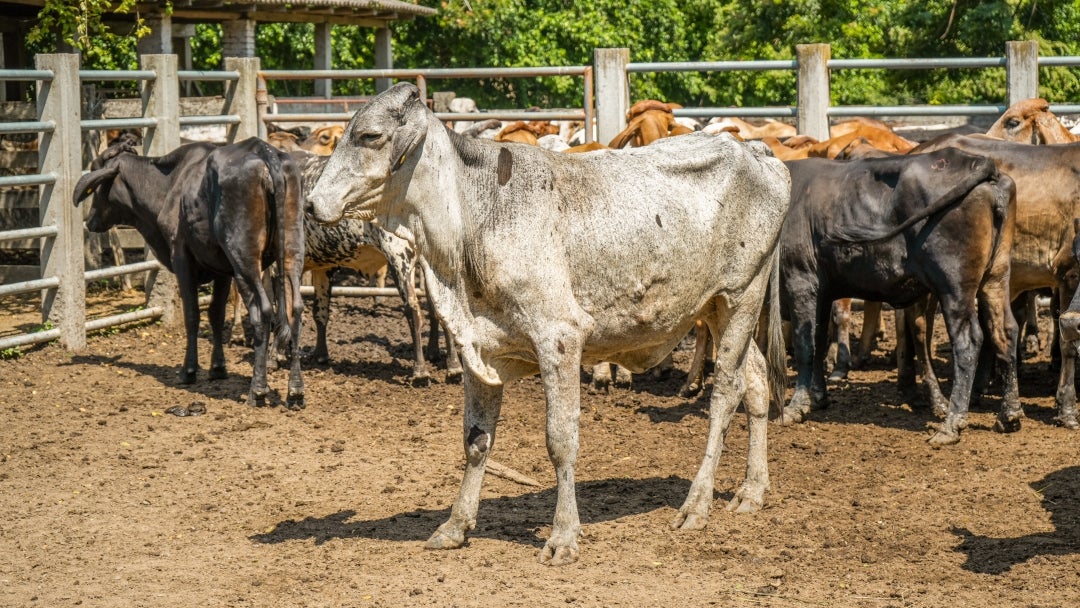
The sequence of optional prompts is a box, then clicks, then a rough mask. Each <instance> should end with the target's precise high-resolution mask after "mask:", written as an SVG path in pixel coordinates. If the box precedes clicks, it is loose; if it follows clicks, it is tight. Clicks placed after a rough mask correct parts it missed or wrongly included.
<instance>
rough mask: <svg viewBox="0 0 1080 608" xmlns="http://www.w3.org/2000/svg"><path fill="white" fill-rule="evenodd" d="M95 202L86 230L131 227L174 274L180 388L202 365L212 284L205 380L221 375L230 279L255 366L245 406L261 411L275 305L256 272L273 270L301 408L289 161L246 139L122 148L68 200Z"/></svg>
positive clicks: (298, 212)
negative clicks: (201, 333)
mask: <svg viewBox="0 0 1080 608" xmlns="http://www.w3.org/2000/svg"><path fill="white" fill-rule="evenodd" d="M90 194H93V195H94V198H93V203H92V205H91V208H90V216H89V218H88V219H87V221H86V225H87V228H88V229H89V230H91V231H93V232H101V231H104V230H107V229H109V228H111V227H112V226H116V225H120V224H124V225H130V226H134V227H135V228H136V229H137V230H138V231H139V234H141V235H142V236H143V238H144V239H146V242H147V244H148V245H149V246H150V248H151V249H152V250H153V252H154V255H155V256H157V258H158V260H160V261H161V263H162V264H164V265H165V267H166V268H168V269H169V270H170V271H172V272H173V273H175V274H176V279H177V283H178V284H179V287H180V296H181V298H182V301H183V308H184V327H185V330H186V332H187V354H186V355H185V357H184V366H183V368H182V369H181V370H180V381H181V382H182V383H184V384H189V383H191V382H194V381H195V376H196V372H197V370H198V368H199V361H198V353H197V351H196V337H197V334H198V329H199V296H198V287H199V285H203V284H205V283H209V282H211V281H213V284H214V291H213V296H212V299H211V302H210V309H209V312H208V315H209V318H210V327H211V334H212V335H211V337H212V341H213V345H214V347H213V353H212V354H211V357H210V378H211V379H219V378H224V377H225V376H226V373H225V353H224V349H223V347H222V344H223V341H224V339H225V336H224V328H225V304H226V302H227V299H228V293H229V287H230V285H231V283H232V281H233V279H235V280H236V282H237V287H238V289H239V291H240V295H241V296H242V298H243V301H244V303H245V304H246V305H247V309H248V314H249V316H250V318H251V321H252V327H253V328H254V345H255V364H254V373H253V375H252V379H251V393H250V395H249V396H248V402H249V403H250V404H252V405H260V404H262V403H263V402H264V401H265V399H266V395H267V393H268V392H269V389H268V387H267V382H266V363H267V349H268V342H269V339H270V335H271V321H272V316H273V314H274V305H273V303H272V302H271V299H270V297H269V296H268V294H267V291H266V289H265V288H264V287H263V282H262V273H263V271H264V270H266V269H267V268H268V267H269V266H270V265H271V264H273V263H275V262H276V263H277V265H278V270H277V272H276V273H275V274H276V277H275V279H274V281H275V292H276V293H277V294H278V298H277V299H278V302H277V315H278V325H279V329H278V331H277V337H278V341H279V343H280V344H284V343H290V342H291V348H292V353H291V354H292V369H291V372H290V376H289V391H288V398H287V401H286V403H287V404H288V406H290V407H303V398H304V383H303V379H302V378H301V376H300V357H299V348H298V345H299V339H300V323H301V318H302V311H303V301H302V299H301V297H300V274H301V269H302V268H303V265H304V228H303V208H302V202H301V201H302V199H301V193H300V171H299V169H298V168H297V166H296V164H295V163H294V162H293V160H292V159H291V158H290V157H289V155H288V154H285V153H283V152H280V151H278V150H276V149H274V148H273V147H271V146H270V145H269V144H267V143H266V142H264V141H261V140H259V139H256V138H251V139H248V140H245V141H243V142H240V143H236V144H230V145H226V146H218V145H216V144H210V143H192V144H187V145H183V146H180V147H179V148H177V149H176V150H174V151H172V152H170V153H169V154H166V155H165V156H161V157H146V156H138V155H137V154H135V150H134V148H132V147H130V146H124V145H120V146H118V147H117V148H114V149H112V150H110V151H108V153H107V154H103V155H102V156H101V157H100V159H99V162H98V163H97V165H96V166H95V167H93V170H92V171H91V172H90V173H88V174H86V175H84V176H83V177H82V178H81V179H80V180H79V182H78V184H76V185H75V193H74V201H75V204H76V205H78V204H79V202H80V201H81V200H82V199H84V198H86V197H87V196H89V195H90Z"/></svg>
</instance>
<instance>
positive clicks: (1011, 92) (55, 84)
mask: <svg viewBox="0 0 1080 608" xmlns="http://www.w3.org/2000/svg"><path fill="white" fill-rule="evenodd" d="M629 58H630V51H629V49H625V48H623V49H596V50H595V52H594V55H593V65H592V66H570V67H535V68H465V69H416V70H409V69H392V70H299V71H286V70H261V69H260V63H259V60H258V58H226V59H225V69H224V70H223V71H215V72H207V71H180V70H177V57H176V56H175V55H143V56H142V57H140V67H141V69H139V70H128V71H94V70H79V64H78V61H79V59H78V55H72V54H54V55H38V56H37V57H36V59H35V67H36V69H33V70H0V81H4V80H20V81H32V82H35V83H36V91H37V120H35V121H26V122H0V135H2V134H8V133H38V134H39V135H38V144H39V145H38V173H37V174H34V175H17V176H4V177H0V188H8V187H13V186H38V187H39V195H38V209H39V217H40V219H41V221H40V225H39V226H37V227H31V228H24V229H19V230H8V231H0V242H4V241H12V240H20V239H36V240H38V241H39V243H40V244H39V250H40V278H38V279H34V280H29V281H23V282H19V283H7V284H3V285H0V297H4V296H11V295H16V294H23V293H29V292H34V291H40V292H41V311H42V319H43V322H45V324H46V327H45V328H44V329H43V331H39V332H35V333H24V334H18V335H14V336H9V337H5V338H0V351H3V350H6V349H10V348H14V347H18V346H22V345H28V344H36V343H40V342H47V341H52V340H59V341H60V342H61V344H63V345H64V347H65V348H66V349H68V350H71V351H77V350H80V349H82V348H84V347H85V346H86V334H87V332H88V331H94V330H98V329H103V328H106V327H112V326H115V325H120V324H123V323H130V322H133V321H140V320H144V319H152V318H161V320H162V321H163V322H166V323H175V322H178V321H179V320H180V314H179V300H178V297H177V293H176V291H177V290H176V284H175V279H174V278H173V277H172V275H171V273H168V272H160V270H161V269H162V267H161V265H160V264H159V263H158V262H157V261H156V260H153V259H149V258H150V256H149V255H148V260H147V261H145V262H139V263H135V264H125V265H120V266H114V267H109V268H103V269H100V270H92V271H87V270H86V269H85V267H84V259H83V241H84V237H83V233H84V228H83V220H82V212H81V211H80V210H78V209H76V208H75V207H74V206H73V205H72V204H71V200H72V192H73V190H74V187H75V182H77V181H78V179H79V177H80V176H81V174H82V170H83V167H82V163H81V156H80V150H81V146H82V133H83V131H87V130H94V129H119V128H143V129H145V133H146V135H145V138H144V144H143V152H144V153H145V154H147V155H151V156H161V155H164V154H165V153H167V152H169V151H171V150H173V149H174V148H176V147H177V146H179V145H180V127H181V126H186V125H225V127H226V139H227V140H228V141H230V142H231V141H239V140H242V139H246V138H248V137H253V136H262V137H265V135H266V123H267V122H271V121H273V122H333V121H347V120H348V119H349V118H350V117H351V114H350V113H316V114H303V113H283V112H270V111H269V102H268V98H269V96H268V95H267V90H266V81H267V80H325V79H352V78H370V79H376V82H377V83H385V82H388V81H389V80H390V79H399V80H414V81H415V82H416V84H417V86H418V87H419V88H420V90H421V91H422V92H423V93H424V96H425V98H426V97H427V80H429V79H439V78H529V77H540V76H572V77H580V78H582V80H583V87H582V89H583V96H582V108H581V109H580V110H576V109H571V110H559V111H541V112H531V111H523V110H522V111H518V110H497V111H490V112H481V113H446V112H440V113H437V115H438V117H439V118H440V119H442V120H454V121H469V120H472V121H479V120H486V119H489V118H497V119H501V120H577V121H583V122H584V123H585V124H586V125H590V126H591V127H592V128H587V129H586V137H587V140H588V141H594V140H599V141H601V142H607V141H610V140H611V139H612V138H614V137H615V135H616V134H618V133H619V132H620V131H621V130H622V129H623V128H625V126H626V111H627V110H628V109H629V106H630V89H631V76H632V75H633V74H636V73H645V72H678V71H701V72H708V71H732V70H741V71H747V70H750V71H761V70H794V71H796V72H797V82H798V93H797V99H796V100H795V104H794V105H792V106H779V107H758V108H683V109H679V110H676V111H675V115H676V116H686V117H694V118H711V117H716V116H739V117H789V118H790V117H794V118H795V119H796V127H797V129H798V131H799V132H800V133H804V134H807V135H810V136H812V137H816V138H818V139H827V138H828V126H829V118H830V117H831V118H840V117H851V116H975V115H997V114H1000V113H1001V112H1003V111H1004V110H1005V109H1006V108H1007V107H1008V106H1009V105H1011V104H1013V103H1015V102H1016V101H1019V100H1021V99H1027V98H1031V97H1037V96H1038V70H1039V68H1040V67H1050V66H1065V67H1076V66H1080V57H1039V56H1038V50H1037V45H1036V43H1035V42H1029V41H1024V42H1009V43H1007V45H1006V54H1005V57H989V58H963V59H846V60H845V59H832V58H831V56H830V47H829V45H827V44H809V45H799V46H798V47H797V57H796V59H794V60H784V61H713V62H683V63H631V62H630V61H629ZM1002 67H1003V68H1005V69H1006V71H1007V82H1008V89H1007V90H1008V93H1007V97H1008V98H1007V99H1006V100H1005V101H1004V103H1003V104H1001V105H951V106H939V105H922V106H881V107H878V106H833V107H831V106H830V104H829V83H830V78H831V74H830V72H831V71H834V70H837V71H838V70H852V69H938V68H943V69H948V68H1002ZM182 80H200V81H222V82H223V83H225V94H224V101H223V111H222V114H220V115H211V116H205V115H200V116H180V84H179V83H180V81H182ZM84 81H91V82H96V81H136V82H138V83H139V89H140V94H141V102H142V106H141V107H142V116H138V117H132V118H112V119H99V120H82V119H81V102H80V85H81V83H82V82H84ZM594 91H595V95H594ZM1050 109H1051V110H1052V111H1054V112H1057V113H1080V104H1060V103H1058V104H1051V105H1050ZM138 272H147V273H148V278H147V282H146V292H147V298H146V305H145V307H143V308H142V309H141V310H137V311H134V312H126V313H121V314H114V315H109V316H105V317H101V318H96V319H89V320H88V319H87V318H86V317H87V313H86V291H85V286H86V283H87V282H88V281H95V280H100V279H105V278H111V277H116V276H120V275H125V274H131V273H138ZM309 290H310V288H309ZM334 293H335V294H340V295H368V296H369V295H394V294H396V291H395V290H377V289H370V288H340V287H335V288H334ZM49 325H51V327H49Z"/></svg>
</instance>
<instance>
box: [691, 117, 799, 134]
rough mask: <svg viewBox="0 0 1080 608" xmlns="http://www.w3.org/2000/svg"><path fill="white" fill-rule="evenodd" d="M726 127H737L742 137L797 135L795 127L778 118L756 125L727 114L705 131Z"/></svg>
mask: <svg viewBox="0 0 1080 608" xmlns="http://www.w3.org/2000/svg"><path fill="white" fill-rule="evenodd" d="M726 127H735V132H736V133H738V135H739V137H741V138H742V139H744V140H746V139H762V140H763V139H765V138H766V137H775V138H776V139H780V140H784V139H787V138H790V137H794V136H795V135H796V133H797V132H796V130H795V127H793V126H791V125H789V124H787V123H783V122H780V121H778V120H769V121H766V122H765V123H764V124H761V125H754V124H751V123H749V122H746V121H745V120H743V119H741V118H736V117H734V116H726V117H724V118H717V119H714V120H713V122H711V123H709V125H707V126H706V127H705V129H703V130H705V131H708V130H710V129H721V130H723V129H724V128H726Z"/></svg>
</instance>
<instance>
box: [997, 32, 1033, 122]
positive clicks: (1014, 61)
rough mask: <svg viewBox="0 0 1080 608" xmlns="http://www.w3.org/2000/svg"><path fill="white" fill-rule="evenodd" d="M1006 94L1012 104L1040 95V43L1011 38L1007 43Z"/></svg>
mask: <svg viewBox="0 0 1080 608" xmlns="http://www.w3.org/2000/svg"><path fill="white" fill-rule="evenodd" d="M1005 73H1006V75H1007V79H1008V86H1007V88H1006V95H1007V96H1008V104H1009V105H1010V106H1011V105H1013V104H1014V103H1016V102H1018V101H1023V100H1025V99H1032V98H1034V97H1038V96H1039V43H1038V42H1036V41H1034V40H1019V41H1018V40H1010V41H1008V42H1006V43H1005Z"/></svg>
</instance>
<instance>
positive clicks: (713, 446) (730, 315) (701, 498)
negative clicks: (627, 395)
mask: <svg viewBox="0 0 1080 608" xmlns="http://www.w3.org/2000/svg"><path fill="white" fill-rule="evenodd" d="M763 277H764V280H758V281H757V283H758V284H757V285H755V286H751V287H750V288H749V289H748V290H747V292H746V293H744V294H743V297H742V298H741V301H740V302H738V303H737V304H736V305H735V306H730V307H728V306H727V305H725V304H724V303H723V302H721V301H720V299H717V307H718V308H719V309H720V310H719V311H718V314H717V316H715V317H714V318H713V319H712V320H709V319H706V323H707V324H708V325H710V326H712V327H716V328H717V330H715V331H714V338H715V341H716V344H717V345H718V348H717V353H716V369H715V370H714V372H713V392H712V396H711V397H710V399H709V438H708V442H707V444H706V446H705V458H704V459H703V460H702V461H701V467H700V468H699V469H698V472H697V476H695V477H694V482H693V484H691V486H690V492H689V494H687V496H686V501H685V502H684V503H683V505H682V507H680V508H679V512H678V513H677V514H676V515H675V519H674V520H672V522H671V526H672V527H673V528H682V529H684V530H700V529H702V528H704V527H705V524H706V523H707V522H708V521H709V509H710V508H711V507H712V501H713V486H714V480H715V477H716V465H717V463H718V462H719V461H720V453H721V452H722V451H723V448H724V436H725V435H727V430H728V426H729V425H730V424H731V417H732V415H733V414H734V413H735V407H736V406H737V405H738V404H739V402H740V401H741V400H742V398H743V395H744V393H745V391H746V378H745V375H744V373H743V365H744V363H745V359H746V352H747V349H748V346H749V345H750V340H751V338H752V336H753V333H754V328H755V327H757V321H758V314H759V312H760V310H761V300H762V294H763V292H764V288H765V285H766V283H767V281H768V275H767V274H763ZM755 295H756V297H755Z"/></svg>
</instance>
